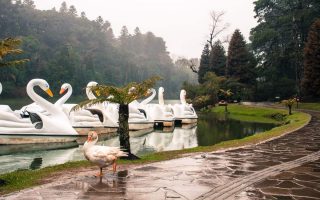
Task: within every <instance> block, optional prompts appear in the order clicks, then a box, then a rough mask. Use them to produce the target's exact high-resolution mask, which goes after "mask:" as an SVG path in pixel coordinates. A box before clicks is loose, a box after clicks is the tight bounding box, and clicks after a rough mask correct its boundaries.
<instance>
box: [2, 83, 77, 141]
mask: <svg viewBox="0 0 320 200" xmlns="http://www.w3.org/2000/svg"><path fill="white" fill-rule="evenodd" d="M35 86H39V87H40V88H41V89H42V90H44V91H45V92H46V93H47V94H48V95H49V96H53V95H52V92H51V90H50V88H49V84H48V83H47V82H46V81H45V80H43V79H33V80H31V81H30V82H29V83H28V85H27V94H28V96H29V97H30V98H31V99H32V100H33V101H34V102H35V103H37V104H38V105H40V106H41V107H42V108H44V109H45V110H46V111H47V112H48V113H50V116H46V115H43V114H41V113H29V114H30V120H31V122H32V123H23V122H17V121H14V120H11V119H8V118H0V124H1V123H5V124H7V125H6V126H2V125H1V126H0V134H9V135H26V134H32V135H78V134H77V132H76V131H75V130H74V129H73V128H72V126H71V124H70V123H69V120H68V118H67V116H66V115H65V114H64V112H63V111H62V110H61V109H58V108H57V107H56V106H54V105H53V104H52V103H50V102H48V101H47V100H45V99H44V98H42V97H40V96H39V95H38V94H36V93H35V92H34V87H35Z"/></svg>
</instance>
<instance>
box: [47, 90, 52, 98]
mask: <svg viewBox="0 0 320 200" xmlns="http://www.w3.org/2000/svg"><path fill="white" fill-rule="evenodd" d="M45 92H46V93H47V94H48V95H49V96H50V97H53V94H52V92H51V90H50V89H47V90H46V91H45Z"/></svg>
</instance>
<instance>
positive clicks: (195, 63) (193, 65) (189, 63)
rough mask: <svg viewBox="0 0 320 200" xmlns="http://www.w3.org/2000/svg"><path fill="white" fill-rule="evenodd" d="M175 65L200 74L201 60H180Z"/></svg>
mask: <svg viewBox="0 0 320 200" xmlns="http://www.w3.org/2000/svg"><path fill="white" fill-rule="evenodd" d="M175 65H176V66H178V67H189V68H190V69H191V71H192V72H194V73H198V68H199V59H198V58H190V59H187V58H179V59H178V60H177V61H176V62H175Z"/></svg>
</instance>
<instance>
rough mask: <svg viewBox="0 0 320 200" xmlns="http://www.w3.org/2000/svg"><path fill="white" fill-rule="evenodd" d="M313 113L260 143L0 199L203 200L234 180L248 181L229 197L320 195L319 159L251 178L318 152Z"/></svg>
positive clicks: (68, 180)
mask: <svg viewBox="0 0 320 200" xmlns="http://www.w3.org/2000/svg"><path fill="white" fill-rule="evenodd" d="M312 115H313V118H312V120H311V122H310V123H309V124H308V125H307V126H306V127H304V128H302V129H300V130H297V131H295V132H293V133H290V134H287V135H285V136H283V137H280V138H277V139H275V140H271V141H268V142H266V143H262V144H259V145H253V146H250V147H244V148H240V149H234V150H229V151H220V152H211V153H206V154H205V156H202V155H203V154H199V155H192V156H189V157H186V158H180V159H174V160H169V161H164V162H158V163H153V164H146V165H142V166H138V167H133V166H129V167H127V168H122V169H120V170H119V171H118V173H116V174H115V175H113V174H112V173H110V172H106V174H105V175H104V176H103V177H102V178H101V179H100V178H97V177H95V176H93V174H94V173H96V172H97V171H98V169H96V170H94V171H93V170H87V171H81V172H79V173H78V174H73V175H68V176H66V177H62V178H61V179H59V180H57V181H56V182H53V183H51V184H48V185H45V186H42V187H35V188H34V190H32V191H31V190H25V191H21V192H20V193H15V194H12V195H8V196H5V197H0V199H1V198H2V199H8V200H10V199H19V200H20V199H45V200H48V199H50V198H51V199H139V200H145V199H147V200H150V199H151V200H157V199H196V198H198V199H201V198H202V197H204V194H209V193H210V192H212V191H215V189H216V188H219V187H225V188H228V187H231V186H230V183H233V182H234V181H236V180H250V181H249V182H247V183H245V184H246V185H248V187H247V188H244V189H241V188H240V189H235V191H237V193H235V194H234V195H235V196H232V198H231V196H230V198H231V199H303V198H305V199H317V198H318V199H320V192H319V191H320V190H319V188H320V172H319V171H320V170H319V169H320V160H316V161H313V162H310V163H304V164H303V165H302V166H298V165H297V166H298V167H295V168H293V169H289V170H285V171H283V172H281V169H279V170H278V171H279V174H278V175H275V176H270V177H267V178H266V179H264V180H262V181H260V180H259V177H256V178H255V177H252V176H253V175H255V174H259V173H264V170H268V169H271V168H273V169H277V166H281V165H284V166H285V164H286V163H287V162H291V161H295V160H299V159H300V158H304V157H305V156H307V155H311V154H312V153H314V152H318V151H319V149H320V134H319V132H320V114H319V113H312ZM312 155H313V154H312ZM120 167H121V166H120ZM267 172H268V171H266V172H265V173H267ZM249 177H251V178H250V179H249ZM257 181H258V182H257ZM230 195H233V194H230ZM2 199H1V200H2Z"/></svg>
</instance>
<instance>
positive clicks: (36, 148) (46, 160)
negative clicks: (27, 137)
mask: <svg viewBox="0 0 320 200" xmlns="http://www.w3.org/2000/svg"><path fill="white" fill-rule="evenodd" d="M274 126H275V125H274V124H263V123H253V122H242V121H237V120H232V119H229V118H228V117H227V116H225V115H219V116H218V115H215V114H199V120H198V123H197V125H192V126H183V127H175V128H174V129H173V130H170V129H168V130H153V131H151V132H146V133H141V132H140V133H134V134H133V135H132V137H130V142H131V149H132V152H133V153H135V154H137V155H140V156H141V155H144V154H147V153H151V152H158V151H168V150H178V149H185V148H192V147H197V146H206V145H212V144H217V143H219V142H221V141H226V140H232V139H239V138H243V137H247V136H250V135H253V134H256V133H259V132H263V131H266V130H269V129H271V128H273V127H274ZM99 144H101V145H108V146H119V139H118V137H117V136H116V135H110V136H106V137H104V139H103V140H102V141H99ZM83 159H84V157H83V152H82V145H78V143H76V142H71V143H63V144H44V145H41V144H39V145H0V163H1V164H0V173H5V172H10V171H14V170H18V169H38V168H41V167H46V166H50V165H56V164H62V163H65V162H68V161H75V160H83Z"/></svg>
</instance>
